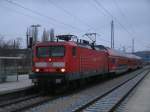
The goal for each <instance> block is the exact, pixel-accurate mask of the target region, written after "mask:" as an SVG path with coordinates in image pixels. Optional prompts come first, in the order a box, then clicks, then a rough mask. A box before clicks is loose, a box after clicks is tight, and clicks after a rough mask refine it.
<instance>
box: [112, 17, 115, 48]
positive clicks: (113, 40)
mask: <svg viewBox="0 0 150 112" xmlns="http://www.w3.org/2000/svg"><path fill="white" fill-rule="evenodd" d="M114 44H115V43H114V21H113V20H112V21H111V48H114Z"/></svg>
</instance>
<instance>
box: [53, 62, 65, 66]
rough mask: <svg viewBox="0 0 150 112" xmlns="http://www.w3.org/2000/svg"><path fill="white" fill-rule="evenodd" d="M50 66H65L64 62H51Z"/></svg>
mask: <svg viewBox="0 0 150 112" xmlns="http://www.w3.org/2000/svg"><path fill="white" fill-rule="evenodd" d="M52 66H53V67H65V63H64V62H53V63H52Z"/></svg>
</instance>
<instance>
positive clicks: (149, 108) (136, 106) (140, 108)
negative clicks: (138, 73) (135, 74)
mask: <svg viewBox="0 0 150 112" xmlns="http://www.w3.org/2000/svg"><path fill="white" fill-rule="evenodd" d="M123 110H124V111H123V112H150V73H149V74H148V75H147V76H146V77H145V78H144V80H143V81H142V82H141V83H140V84H139V85H138V87H137V88H136V90H135V91H134V93H133V95H132V96H131V97H130V98H129V100H128V101H127V104H126V106H125V107H124V109H123Z"/></svg>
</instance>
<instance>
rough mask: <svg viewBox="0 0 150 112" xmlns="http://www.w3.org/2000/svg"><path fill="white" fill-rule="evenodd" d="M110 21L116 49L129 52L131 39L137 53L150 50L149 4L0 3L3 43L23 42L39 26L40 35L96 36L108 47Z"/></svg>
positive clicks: (93, 0) (131, 0)
mask: <svg viewBox="0 0 150 112" xmlns="http://www.w3.org/2000/svg"><path fill="white" fill-rule="evenodd" d="M8 1H13V2H8ZM112 19H113V20H114V25H115V48H116V49H119V48H120V49H121V48H122V46H125V47H126V49H127V51H131V43H132V38H134V39H135V50H136V51H138V50H150V0H0V35H3V36H5V38H6V39H14V38H16V37H22V39H23V41H24V42H25V38H26V37H25V33H26V29H27V27H29V26H30V25H32V24H40V25H41V26H42V27H40V28H39V30H40V31H41V32H42V31H43V28H46V29H50V28H54V29H55V33H56V34H68V33H69V34H74V35H78V36H80V38H83V37H82V35H83V34H84V33H87V32H96V33H98V34H100V35H101V36H98V37H97V44H103V45H106V46H110V42H109V41H110V22H111V20H112ZM40 36H41V35H39V38H40ZM23 46H25V44H23Z"/></svg>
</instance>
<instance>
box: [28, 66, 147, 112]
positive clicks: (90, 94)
mask: <svg viewBox="0 0 150 112" xmlns="http://www.w3.org/2000/svg"><path fill="white" fill-rule="evenodd" d="M148 72H149V68H144V69H140V70H137V71H134V72H131V73H127V74H126V75H123V76H120V77H117V78H114V79H111V80H108V81H105V82H104V83H100V84H97V85H95V86H92V87H89V88H86V89H83V90H81V91H78V92H76V93H73V94H69V95H65V96H61V97H59V98H57V99H55V100H53V101H49V102H47V103H44V104H43V105H39V106H36V107H34V108H30V109H29V110H27V111H26V112H81V111H84V112H90V111H91V112H97V111H98V112H111V111H113V109H114V108H116V106H117V105H118V104H119V103H120V102H121V101H122V100H123V99H124V98H125V97H126V96H127V95H128V94H129V93H130V91H131V90H132V89H133V88H134V87H135V86H136V85H137V84H138V83H139V82H140V81H141V80H142V79H143V78H144V77H145V76H146V75H147V74H148ZM128 83H129V84H128ZM129 85H130V86H131V88H129V87H130V86H129ZM120 88H122V89H120ZM127 90H128V91H127ZM97 102H101V103H97ZM98 104H100V105H98ZM96 106H97V107H96ZM96 109H97V110H96ZM108 110H109V111H108Z"/></svg>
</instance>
